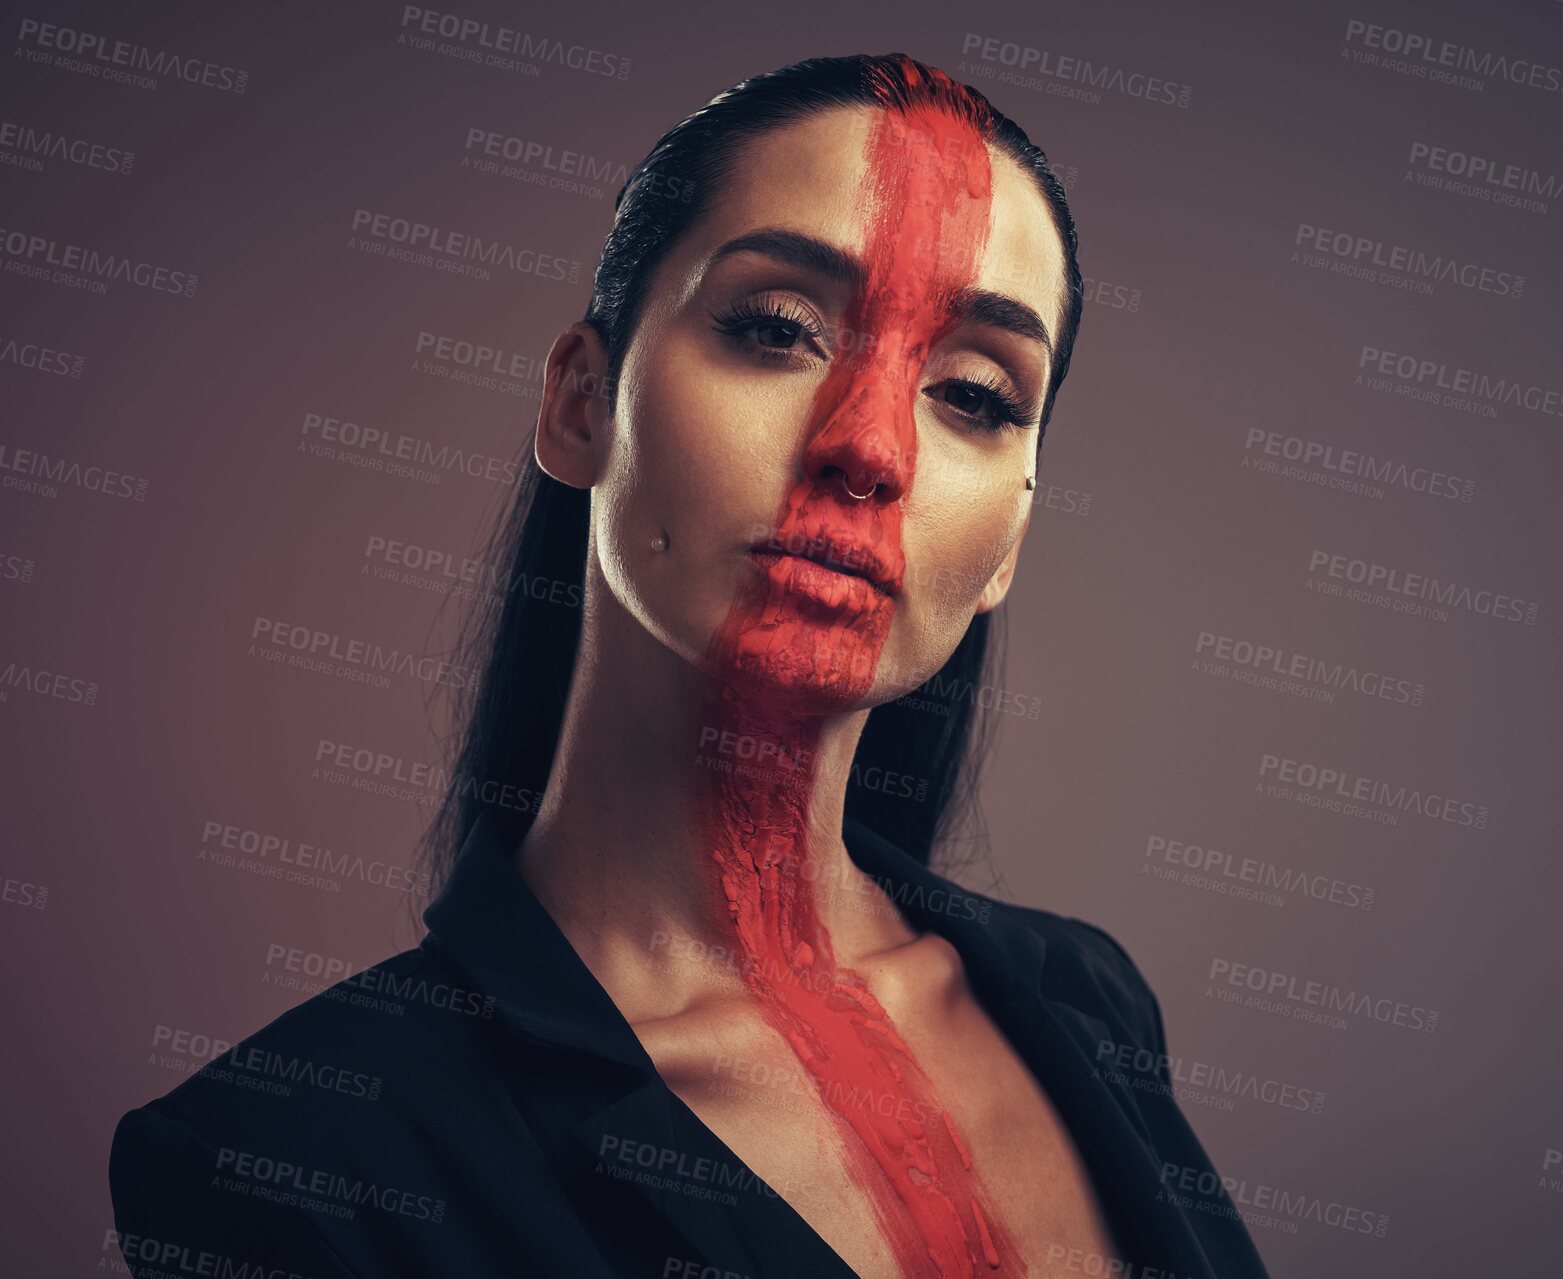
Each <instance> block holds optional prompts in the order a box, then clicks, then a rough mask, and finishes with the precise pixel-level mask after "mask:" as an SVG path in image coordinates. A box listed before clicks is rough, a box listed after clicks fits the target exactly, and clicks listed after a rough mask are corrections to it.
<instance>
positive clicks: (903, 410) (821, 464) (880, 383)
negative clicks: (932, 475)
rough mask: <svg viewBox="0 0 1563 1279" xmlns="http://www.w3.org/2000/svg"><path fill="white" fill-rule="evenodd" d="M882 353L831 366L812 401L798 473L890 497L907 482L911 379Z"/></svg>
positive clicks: (912, 440)
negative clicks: (801, 469) (812, 410)
mask: <svg viewBox="0 0 1563 1279" xmlns="http://www.w3.org/2000/svg"><path fill="white" fill-rule="evenodd" d="M888 364H889V361H888V360H887V359H886V358H885V357H884V356H883V355H876V356H866V357H862V358H858V359H855V360H848V361H845V362H844V363H842V364H841V365H838V367H836V368H834V369H832V371H831V374H830V375H829V376H827V378H826V380H825V382H824V383H822V384H821V387H820V393H819V395H818V396H817V397H816V399H815V402H814V419H815V420H814V422H813V423H812V424H811V427H810V432H809V439H808V443H807V445H806V446H805V449H804V458H803V469H804V474H805V475H806V476H807V477H808V478H809V479H811V480H813V481H814V483H815V484H816V485H817V486H820V487H825V486H828V485H831V484H840V485H842V486H843V487H844V488H845V489H846V491H847V494H848V495H849V496H850V497H855V498H866V497H874V498H877V499H878V500H879V501H882V502H893V501H895V500H896V499H897V498H899V497H901V496H902V495H903V494H905V493H906V491H907V489H908V488H910V487H911V482H912V472H913V469H914V467H915V463H916V458H917V420H916V414H915V412H914V409H913V405H914V403H915V396H916V394H917V392H916V386H915V382H914V381H912V380H911V379H910V378H908V377H907V376H906V373H907V370H905V369H902V370H899V375H897V371H895V370H892V369H891V368H889V367H887V365H888Z"/></svg>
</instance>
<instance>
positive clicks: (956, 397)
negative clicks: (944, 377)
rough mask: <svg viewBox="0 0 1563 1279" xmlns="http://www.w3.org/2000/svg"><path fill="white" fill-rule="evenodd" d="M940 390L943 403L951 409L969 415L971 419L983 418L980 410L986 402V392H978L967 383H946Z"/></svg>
mask: <svg viewBox="0 0 1563 1279" xmlns="http://www.w3.org/2000/svg"><path fill="white" fill-rule="evenodd" d="M941 389H942V390H943V396H942V398H943V400H944V402H945V403H946V404H948V405H949V406H950V407H951V408H954V409H958V410H960V412H962V413H967V414H970V415H971V416H972V417H983V416H985V415H984V413H983V411H982V410H983V406H984V405H986V404H987V402H988V393H987V392H986V391H979V390H978V389H977V388H976V387H974V386H972V385H971V384H970V383H967V382H946V383H945V384H944V386H943V387H942V388H941Z"/></svg>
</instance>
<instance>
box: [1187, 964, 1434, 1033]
mask: <svg viewBox="0 0 1563 1279" xmlns="http://www.w3.org/2000/svg"><path fill="white" fill-rule="evenodd" d="M1206 980H1207V981H1209V982H1210V983H1211V986H1210V988H1209V989H1208V990H1207V992H1206V993H1207V994H1210V993H1215V994H1217V995H1219V996H1221V998H1222V1001H1223V1002H1224V1003H1233V1002H1237V1001H1239V1000H1242V1001H1243V1002H1244V1006H1245V1007H1256V1008H1261V1009H1262V1011H1265V1012H1282V1013H1283V1015H1286V1016H1296V1018H1297V1020H1300V1021H1325V1020H1327V1019H1328V1018H1329V1017H1330V1016H1331V1015H1337V1014H1340V1013H1345V1014H1346V1015H1348V1016H1351V1017H1367V1018H1370V1019H1371V1020H1373V1021H1376V1022H1380V1023H1382V1024H1383V1025H1386V1026H1399V1027H1402V1028H1403V1029H1407V1030H1420V1031H1423V1032H1425V1033H1427V1034H1429V1035H1431V1034H1432V1033H1433V1032H1434V1031H1436V1030H1437V1029H1438V1012H1437V1010H1436V1009H1431V1008H1424V1007H1423V1006H1422V1005H1421V1004H1410V1003H1407V1002H1406V1001H1405V1000H1401V999H1391V998H1389V997H1387V996H1383V995H1371V994H1369V993H1368V992H1367V991H1363V990H1346V989H1345V988H1343V987H1341V986H1336V985H1334V984H1333V983H1331V982H1322V981H1304V980H1302V979H1301V978H1299V977H1297V976H1295V975H1293V974H1291V973H1282V972H1276V971H1275V970H1273V969H1269V968H1256V967H1255V966H1254V965H1253V964H1241V963H1236V962H1234V961H1233V960H1230V959H1219V958H1218V959H1212V960H1211V961H1210V972H1209V974H1208V975H1207V977H1206ZM1222 986H1226V987H1229V988H1235V989H1229V990H1227V991H1225V992H1223V991H1220V990H1219V987H1222ZM1243 991H1248V992H1249V994H1248V995H1247V996H1246V997H1245V996H1243V994H1242V992H1243ZM1256 1001H1257V1002H1256ZM1269 1005H1274V1006H1269ZM1299 1013H1305V1014H1306V1015H1302V1016H1297V1014H1299ZM1335 1020H1336V1021H1339V1020H1340V1019H1339V1017H1338V1016H1336V1017H1335Z"/></svg>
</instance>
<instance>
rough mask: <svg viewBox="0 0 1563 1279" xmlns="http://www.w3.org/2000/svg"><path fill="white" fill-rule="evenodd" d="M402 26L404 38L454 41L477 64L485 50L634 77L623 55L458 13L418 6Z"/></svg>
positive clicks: (592, 72)
mask: <svg viewBox="0 0 1563 1279" xmlns="http://www.w3.org/2000/svg"><path fill="white" fill-rule="evenodd" d="M401 25H402V32H403V38H406V35H407V33H408V32H412V33H414V34H415V35H421V36H439V37H440V38H441V39H443V40H453V41H455V42H456V43H457V44H463V45H467V46H469V47H470V48H471V49H472V50H473V51H474V52H476V53H478V54H479V59H477V60H481V55H482V51H483V50H488V51H489V56H490V58H493V57H494V56H495V55H499V54H515V55H517V56H518V57H521V58H531V59H532V60H534V61H536V62H552V63H554V64H555V65H556V66H561V67H568V68H570V69H571V70H572V71H585V72H587V73H588V74H590V75H600V76H604V77H606V78H608V79H610V80H627V79H628V78H629V74H630V59H629V58H626V57H624V56H623V55H622V54H617V53H605V52H603V51H602V50H601V49H589V48H587V47H586V46H585V45H581V44H566V43H565V42H564V41H563V40H550V39H549V38H548V37H546V36H535V35H532V34H531V33H530V32H527V31H521V30H518V29H517V28H515V27H507V26H504V25H503V24H499V23H491V22H481V21H479V20H478V19H477V18H463V17H461V16H460V15H458V14H454V13H441V12H440V11H439V10H437V9H424V8H421V7H419V6H418V5H414V4H409V5H406V6H404V7H403V9H402V23H401ZM499 61H500V62H505V61H507V60H506V59H500V60H499ZM512 69H513V68H512Z"/></svg>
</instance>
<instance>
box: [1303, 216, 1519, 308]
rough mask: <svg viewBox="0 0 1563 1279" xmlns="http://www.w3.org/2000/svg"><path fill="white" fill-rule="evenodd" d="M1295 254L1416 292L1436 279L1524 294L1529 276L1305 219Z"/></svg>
mask: <svg viewBox="0 0 1563 1279" xmlns="http://www.w3.org/2000/svg"><path fill="white" fill-rule="evenodd" d="M1292 246H1293V248H1294V249H1302V250H1303V252H1302V253H1300V254H1299V253H1297V252H1294V253H1293V254H1292V260H1293V261H1297V260H1298V259H1299V258H1301V260H1302V261H1303V262H1304V264H1305V265H1307V266H1327V267H1328V268H1329V269H1331V270H1333V271H1335V272H1336V273H1337V274H1343V275H1359V276H1361V277H1362V278H1364V279H1367V280H1369V281H1371V282H1373V283H1378V284H1385V285H1388V286H1390V287H1392V288H1400V289H1406V290H1409V291H1410V292H1413V293H1424V294H1426V293H1431V292H1432V291H1433V285H1434V284H1435V283H1439V284H1458V285H1459V286H1460V287H1461V288H1465V289H1472V290H1475V291H1477V292H1479V293H1491V294H1494V295H1496V296H1497V297H1504V298H1515V299H1518V298H1520V297H1522V296H1524V293H1525V277H1524V276H1523V275H1517V274H1515V273H1514V272H1513V271H1503V270H1499V269H1498V268H1497V267H1493V266H1483V265H1481V264H1480V263H1476V262H1465V261H1462V260H1461V259H1459V258H1457V257H1452V256H1446V255H1444V254H1442V253H1427V252H1425V251H1424V250H1422V249H1410V248H1407V247H1406V246H1405V245H1403V244H1391V243H1389V242H1388V241H1386V240H1381V239H1378V238H1377V237H1375V236H1370V235H1354V234H1352V233H1351V232H1350V231H1334V230H1331V229H1329V228H1328V227H1320V226H1314V225H1313V224H1312V223H1311V222H1299V223H1298V224H1297V234H1296V235H1295V236H1294V237H1293V239H1292Z"/></svg>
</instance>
